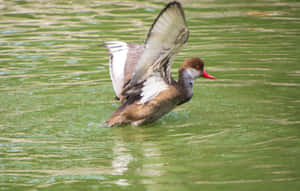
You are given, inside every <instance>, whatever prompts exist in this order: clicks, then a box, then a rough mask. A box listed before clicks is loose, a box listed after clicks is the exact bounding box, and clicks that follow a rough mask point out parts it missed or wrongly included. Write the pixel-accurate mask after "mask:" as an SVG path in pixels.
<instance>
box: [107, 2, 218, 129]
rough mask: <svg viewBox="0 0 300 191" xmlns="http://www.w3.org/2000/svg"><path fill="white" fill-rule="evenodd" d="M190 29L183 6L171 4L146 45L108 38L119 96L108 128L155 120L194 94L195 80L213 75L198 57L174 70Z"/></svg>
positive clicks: (148, 37) (156, 22)
mask: <svg viewBox="0 0 300 191" xmlns="http://www.w3.org/2000/svg"><path fill="white" fill-rule="evenodd" d="M188 38H189V30H188V27H187V24H186V19H185V15H184V11H183V8H182V5H181V3H180V2H178V1H172V2H170V3H168V4H167V5H166V6H165V8H164V9H163V10H162V11H161V12H160V13H159V15H158V16H157V17H156V19H155V20H154V23H153V24H152V26H151V28H150V30H149V32H148V35H147V37H146V40H145V42H144V44H136V43H126V42H121V41H109V42H105V43H104V47H105V48H106V49H107V50H108V52H109V54H110V58H109V73H110V78H111V80H112V84H113V89H114V92H115V95H116V96H115V97H116V99H117V100H119V101H120V103H121V105H120V106H119V107H118V108H117V110H116V111H115V112H114V113H113V114H112V115H111V116H110V117H109V118H108V120H107V121H106V124H107V126H109V127H111V126H119V125H124V124H131V125H133V126H139V125H143V124H149V123H153V122H154V121H156V120H158V119H159V118H161V117H162V116H164V115H165V114H167V113H169V112H170V111H172V110H173V109H174V108H175V107H177V106H179V105H181V104H184V103H186V102H188V101H189V100H190V99H191V98H192V97H193V85H194V81H195V80H196V79H197V78H199V77H204V78H209V79H215V77H214V76H212V75H209V74H208V73H207V72H206V71H205V70H204V62H203V61H202V60H201V59H200V58H199V57H192V58H187V59H185V60H184V61H183V63H182V64H181V65H180V67H179V69H178V80H175V79H174V78H173V77H172V76H171V73H170V69H171V65H172V63H173V57H174V55H175V54H176V53H177V52H178V51H179V50H180V49H181V48H182V46H183V45H184V44H186V42H187V40H188Z"/></svg>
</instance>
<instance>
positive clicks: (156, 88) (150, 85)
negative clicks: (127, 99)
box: [138, 73, 168, 104]
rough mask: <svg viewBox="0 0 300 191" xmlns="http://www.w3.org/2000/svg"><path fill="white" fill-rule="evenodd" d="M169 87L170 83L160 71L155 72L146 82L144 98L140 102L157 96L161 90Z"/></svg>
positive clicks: (143, 90)
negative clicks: (163, 77)
mask: <svg viewBox="0 0 300 191" xmlns="http://www.w3.org/2000/svg"><path fill="white" fill-rule="evenodd" d="M166 89H168V84H167V83H166V82H165V81H164V80H163V79H162V77H161V76H160V74H159V73H154V74H153V75H152V76H150V77H149V78H148V79H147V80H146V81H145V82H144V87H143V88H142V93H141V96H142V99H141V100H140V101H139V102H138V104H144V103H146V102H148V101H150V100H151V99H153V98H154V97H155V96H157V95H158V94H159V93H160V92H161V91H163V90H166Z"/></svg>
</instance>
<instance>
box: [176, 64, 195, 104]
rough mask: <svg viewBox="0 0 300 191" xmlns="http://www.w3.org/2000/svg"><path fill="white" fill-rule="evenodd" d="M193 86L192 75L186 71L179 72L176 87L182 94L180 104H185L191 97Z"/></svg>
mask: <svg viewBox="0 0 300 191" xmlns="http://www.w3.org/2000/svg"><path fill="white" fill-rule="evenodd" d="M193 85H194V77H193V75H192V74H191V73H190V72H189V71H188V70H186V69H183V70H179V73H178V86H179V88H180V89H179V90H180V92H181V94H182V96H181V97H182V99H183V100H182V102H183V103H184V102H187V101H189V100H190V99H191V98H192V97H193Z"/></svg>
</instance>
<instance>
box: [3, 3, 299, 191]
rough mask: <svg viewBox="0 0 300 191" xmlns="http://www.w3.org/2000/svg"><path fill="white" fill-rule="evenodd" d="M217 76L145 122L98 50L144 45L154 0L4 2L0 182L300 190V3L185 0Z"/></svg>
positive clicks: (14, 185) (194, 34)
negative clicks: (132, 111)
mask: <svg viewBox="0 0 300 191" xmlns="http://www.w3.org/2000/svg"><path fill="white" fill-rule="evenodd" d="M181 2H182V4H183V6H184V8H185V14H186V17H187V21H188V25H189V29H190V39H189V41H188V44H187V45H186V46H185V48H184V49H183V50H182V51H181V52H180V53H179V54H178V55H177V56H176V59H175V63H174V65H173V69H172V74H174V76H176V71H177V68H178V66H179V64H180V63H181V62H182V61H183V60H184V59H185V58H187V57H195V56H198V57H201V58H202V59H203V60H204V61H205V63H206V71H207V72H209V73H210V74H212V75H214V76H216V77H217V79H216V80H205V79H199V80H197V81H196V83H195V88H194V97H193V99H192V100H191V101H190V102H188V103H187V104H184V105H182V106H180V107H178V108H176V109H175V110H174V111H173V112H171V113H169V114H168V115H166V116H164V117H163V118H162V119H160V120H158V121H157V122H155V123H153V124H151V125H148V126H142V127H131V126H124V127H120V128H105V127H104V121H105V120H106V119H107V118H108V117H109V116H110V114H111V113H112V112H113V111H114V110H115V109H116V108H117V107H118V106H119V103H118V102H117V101H115V100H114V99H113V97H114V93H113V89H112V84H111V82H110V78H109V73H108V55H107V52H106V51H105V50H104V48H102V47H101V46H100V44H101V43H103V42H105V41H111V40H121V41H130V42H135V43H142V42H143V40H144V38H145V36H146V34H147V31H148V29H149V27H150V26H151V24H152V22H153V20H154V19H155V17H156V15H157V14H158V13H159V11H160V10H161V9H162V8H163V7H164V5H165V2H164V1H159V0H158V1H153V2H151V1H122V2H120V1H99V0H98V1H96V0H95V1H92V0H88V1H83V0H73V2H72V1H67V0H53V1H50V0H48V1H47V0H44V1H29V0H19V1H17V0H0V190H13V191H17V190H30V191H34V190H130V191H131V190H151V191H152V190H153V191H156V190H170V191H171V190H172V191H182V190H205V191H210V190H229V191H232V190H237V191H244V190H248V191H253V190H272V191H273V190H275V191H277V190H289V191H290V190H295V191H296V190H300V129H299V128H300V117H299V116H300V113H299V111H300V90H299V88H300V79H299V77H300V63H299V62H300V45H299V44H300V2H299V1H297V0H257V1H246V0H244V1H242V0H240V1H238V0H226V1H225V0H220V1H211V0H203V1H202V0H201V1H200V0H199V1H197V0H194V1H192V0H182V1H181Z"/></svg>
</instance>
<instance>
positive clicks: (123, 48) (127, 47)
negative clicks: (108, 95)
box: [104, 41, 144, 98]
mask: <svg viewBox="0 0 300 191" xmlns="http://www.w3.org/2000/svg"><path fill="white" fill-rule="evenodd" d="M104 47H105V48H107V50H108V51H109V53H110V59H109V73H110V78H111V80H112V84H113V88H114V91H115V93H116V96H117V97H118V98H120V96H121V92H122V91H123V87H124V84H126V83H128V81H129V80H130V79H131V77H132V74H133V71H134V68H135V65H136V63H137V61H138V59H139V57H140V56H141V54H142V52H143V50H144V46H143V45H142V44H133V43H125V42H120V41H111V42H105V43H104Z"/></svg>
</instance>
